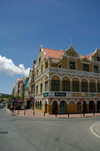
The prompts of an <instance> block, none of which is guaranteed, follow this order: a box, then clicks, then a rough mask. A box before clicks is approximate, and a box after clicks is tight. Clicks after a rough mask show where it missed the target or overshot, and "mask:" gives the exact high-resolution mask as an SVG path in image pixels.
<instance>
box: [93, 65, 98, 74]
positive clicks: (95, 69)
mask: <svg viewBox="0 0 100 151" xmlns="http://www.w3.org/2000/svg"><path fill="white" fill-rule="evenodd" d="M94 72H96V73H99V67H98V66H96V65H94Z"/></svg>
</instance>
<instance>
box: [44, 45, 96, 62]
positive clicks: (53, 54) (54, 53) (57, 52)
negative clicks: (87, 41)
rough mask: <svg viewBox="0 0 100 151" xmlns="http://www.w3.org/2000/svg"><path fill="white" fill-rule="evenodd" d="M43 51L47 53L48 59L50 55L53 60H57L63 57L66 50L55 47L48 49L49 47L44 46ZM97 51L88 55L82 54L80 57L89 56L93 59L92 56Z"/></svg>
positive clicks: (88, 57)
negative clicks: (55, 48) (54, 48)
mask: <svg viewBox="0 0 100 151" xmlns="http://www.w3.org/2000/svg"><path fill="white" fill-rule="evenodd" d="M43 51H44V52H45V54H46V59H48V58H49V57H51V58H53V59H52V61H57V59H61V58H62V55H63V53H64V50H53V49H48V48H43ZM94 53H95V51H94V52H92V53H91V54H90V55H88V56H85V55H80V58H81V59H83V58H85V57H86V58H87V59H89V60H90V59H91V56H93V55H94ZM54 58H57V59H54Z"/></svg>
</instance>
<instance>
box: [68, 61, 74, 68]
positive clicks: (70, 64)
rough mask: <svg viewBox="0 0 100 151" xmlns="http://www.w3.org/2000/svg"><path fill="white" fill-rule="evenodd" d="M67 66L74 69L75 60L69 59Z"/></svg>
mask: <svg viewBox="0 0 100 151" xmlns="http://www.w3.org/2000/svg"><path fill="white" fill-rule="evenodd" d="M69 68H70V69H75V62H73V61H70V62H69Z"/></svg>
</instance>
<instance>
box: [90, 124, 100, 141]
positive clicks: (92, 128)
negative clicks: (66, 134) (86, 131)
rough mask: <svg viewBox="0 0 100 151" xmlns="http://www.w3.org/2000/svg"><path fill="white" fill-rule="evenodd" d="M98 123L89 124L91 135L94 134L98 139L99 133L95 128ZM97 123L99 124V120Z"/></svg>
mask: <svg viewBox="0 0 100 151" xmlns="http://www.w3.org/2000/svg"><path fill="white" fill-rule="evenodd" d="M97 124H98V123H94V124H92V125H91V126H90V131H91V133H92V134H93V135H95V136H96V137H97V138H99V139H100V133H99V132H98V131H97V130H96V128H95V126H96V125H97ZM99 125H100V122H99Z"/></svg>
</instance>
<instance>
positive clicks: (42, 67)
mask: <svg viewBox="0 0 100 151" xmlns="http://www.w3.org/2000/svg"><path fill="white" fill-rule="evenodd" d="M41 73H43V64H42V65H41Z"/></svg>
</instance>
